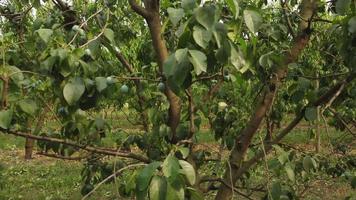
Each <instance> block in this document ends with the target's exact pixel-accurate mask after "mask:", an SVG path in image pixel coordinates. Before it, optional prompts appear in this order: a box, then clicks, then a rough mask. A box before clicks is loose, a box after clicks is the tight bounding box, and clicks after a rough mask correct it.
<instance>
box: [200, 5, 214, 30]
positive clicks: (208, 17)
mask: <svg viewBox="0 0 356 200" xmlns="http://www.w3.org/2000/svg"><path fill="white" fill-rule="evenodd" d="M195 18H196V19H197V21H198V22H199V24H201V25H202V26H204V27H205V28H206V29H207V30H210V29H212V28H213V26H214V24H215V7H214V6H204V7H200V8H198V9H196V10H195Z"/></svg>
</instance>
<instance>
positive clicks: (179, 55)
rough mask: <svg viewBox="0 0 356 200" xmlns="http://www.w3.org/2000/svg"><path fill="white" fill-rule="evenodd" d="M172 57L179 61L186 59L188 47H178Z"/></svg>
mask: <svg viewBox="0 0 356 200" xmlns="http://www.w3.org/2000/svg"><path fill="white" fill-rule="evenodd" d="M174 57H175V59H176V60H177V62H179V63H181V62H185V61H188V49H187V48H184V49H178V50H177V51H176V52H175V54H174Z"/></svg>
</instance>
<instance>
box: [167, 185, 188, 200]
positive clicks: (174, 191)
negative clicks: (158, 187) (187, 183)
mask: <svg viewBox="0 0 356 200" xmlns="http://www.w3.org/2000/svg"><path fill="white" fill-rule="evenodd" d="M166 200H184V187H183V185H182V183H180V182H176V183H173V184H171V183H169V184H168V185H167V197H166Z"/></svg>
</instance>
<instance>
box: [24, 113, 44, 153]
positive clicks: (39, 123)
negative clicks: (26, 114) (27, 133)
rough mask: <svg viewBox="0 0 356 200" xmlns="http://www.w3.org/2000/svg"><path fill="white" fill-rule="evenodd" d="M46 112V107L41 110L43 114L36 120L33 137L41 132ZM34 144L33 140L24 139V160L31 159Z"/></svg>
mask: <svg viewBox="0 0 356 200" xmlns="http://www.w3.org/2000/svg"><path fill="white" fill-rule="evenodd" d="M47 111H48V107H46V108H45V109H44V110H43V112H41V113H40V116H39V117H38V119H37V123H36V126H35V129H34V130H33V134H34V135H38V133H39V132H40V131H41V129H42V126H43V124H44V119H45V116H46V113H47ZM34 143H35V140H33V139H32V138H28V137H26V143H25V159H26V160H29V159H32V152H33V146H34Z"/></svg>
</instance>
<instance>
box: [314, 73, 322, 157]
mask: <svg viewBox="0 0 356 200" xmlns="http://www.w3.org/2000/svg"><path fill="white" fill-rule="evenodd" d="M316 77H317V79H316V80H315V92H318V90H319V79H318V77H319V75H318V74H316ZM316 114H317V115H316V121H315V151H316V153H319V152H320V147H321V137H320V106H317V107H316Z"/></svg>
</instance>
